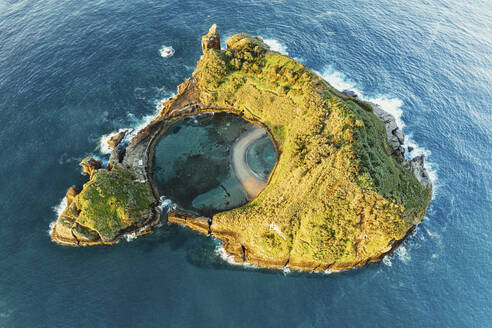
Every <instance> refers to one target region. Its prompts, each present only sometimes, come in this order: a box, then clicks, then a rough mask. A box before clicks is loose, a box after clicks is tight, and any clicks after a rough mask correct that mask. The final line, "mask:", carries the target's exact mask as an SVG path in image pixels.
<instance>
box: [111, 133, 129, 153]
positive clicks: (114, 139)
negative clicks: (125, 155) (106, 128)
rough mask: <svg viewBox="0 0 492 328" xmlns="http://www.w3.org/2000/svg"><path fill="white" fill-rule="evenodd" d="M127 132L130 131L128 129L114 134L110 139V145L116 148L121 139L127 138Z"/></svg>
mask: <svg viewBox="0 0 492 328" xmlns="http://www.w3.org/2000/svg"><path fill="white" fill-rule="evenodd" d="M127 132H128V130H125V131H121V132H120V133H118V134H116V135H114V136H112V137H111V138H110V139H109V140H108V145H109V147H111V148H112V149H115V148H116V147H117V146H118V145H119V144H120V143H121V141H122V140H123V138H125V135H126V133H127Z"/></svg>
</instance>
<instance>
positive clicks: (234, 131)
mask: <svg viewBox="0 0 492 328" xmlns="http://www.w3.org/2000/svg"><path fill="white" fill-rule="evenodd" d="M276 161H277V154H276V152H275V148H274V146H273V143H272V141H271V139H270V138H269V136H268V134H267V133H266V131H265V130H264V129H263V128H262V127H260V126H257V125H254V124H252V123H249V122H247V121H245V120H243V119H242V118H240V117H239V116H237V115H233V114H225V113H220V114H215V115H205V116H200V117H196V118H195V117H192V118H187V119H185V120H183V121H180V122H178V123H176V124H175V125H174V126H172V127H171V128H170V129H169V130H168V131H167V132H166V133H165V134H164V135H163V136H162V137H161V139H160V140H159V142H158V143H157V145H156V146H155V153H154V161H153V167H152V172H153V176H154V183H155V185H156V187H157V189H158V191H159V194H160V195H161V196H165V197H167V198H170V199H171V200H172V201H173V202H175V203H176V204H177V205H178V206H179V207H180V208H182V209H184V210H191V211H194V212H197V213H199V214H201V215H205V216H210V215H213V214H215V213H218V212H220V211H224V210H227V209H231V208H236V207H239V206H241V205H244V204H246V203H247V202H248V201H249V200H251V199H253V198H254V197H256V196H257V194H258V193H259V192H261V190H263V188H264V187H265V186H266V182H267V180H268V177H269V175H270V173H271V171H272V169H273V167H274V166H275V163H276Z"/></svg>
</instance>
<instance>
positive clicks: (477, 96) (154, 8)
mask: <svg viewBox="0 0 492 328" xmlns="http://www.w3.org/2000/svg"><path fill="white" fill-rule="evenodd" d="M491 22H492V3H491V2H490V0H484V1H480V0H477V1H458V0H435V1H420V0H409V1H401V2H398V3H397V2H395V1H389V0H382V1H379V2H378V3H375V2H374V1H350V0H346V1H339V0H334V1H320V0H314V1H298V2H295V1H289V0H285V1H281V0H277V1H259V0H245V1H227V2H226V1H217V0H206V1H205V0H193V1H190V0H179V1H178V0H172V1H166V0H159V1H154V0H145V1H142V0H132V1H116V0H113V1H107V0H99V1H60V0H57V1H54V0H44V1H40V0H24V1H22V0H20V1H15V0H0V220H1V222H0V327H357V326H359V327H419V328H422V327H491V326H492V191H491V189H492V170H491V166H492V164H491V163H492V106H491V103H492V94H491V86H492V23H491ZM212 23H217V24H218V26H219V30H220V32H221V34H222V36H223V39H224V40H225V39H226V38H227V37H228V36H231V35H233V34H235V33H238V32H248V33H251V34H256V35H260V36H262V37H263V38H264V39H266V40H268V42H269V43H270V44H271V45H272V46H274V47H275V48H276V49H277V50H280V51H282V52H285V53H288V54H289V55H290V56H292V57H295V58H297V59H298V60H299V61H301V62H302V63H304V64H305V65H306V66H307V67H309V68H311V69H313V70H316V71H317V72H319V73H320V74H321V75H322V76H323V77H325V78H326V79H327V80H328V81H329V82H331V83H332V84H333V85H334V86H336V87H339V88H346V87H349V88H351V89H354V90H356V91H357V92H359V93H360V95H361V96H362V97H363V98H365V99H373V100H375V101H376V102H378V103H380V104H382V105H383V107H385V108H386V109H387V110H390V111H392V112H393V113H395V114H396V115H397V116H398V115H400V114H401V117H400V121H401V124H404V125H405V127H404V131H405V133H406V134H407V137H408V140H407V142H408V144H415V145H418V147H417V149H416V152H423V153H426V154H427V155H428V156H427V160H428V164H429V165H428V167H429V169H430V170H431V173H432V176H433V179H434V183H435V192H434V199H433V200H432V203H431V205H430V207H429V209H428V212H427V216H426V218H425V220H424V222H423V223H422V224H421V225H420V226H419V227H418V229H416V232H415V233H414V234H413V235H412V236H411V237H410V238H409V239H408V240H407V241H406V242H405V243H404V244H403V246H402V247H401V248H399V249H398V251H397V252H396V253H394V254H393V255H392V256H390V257H388V258H386V259H385V260H384V261H383V262H381V263H376V264H371V265H369V266H367V267H364V268H360V269H355V270H350V271H347V272H343V273H336V274H299V273H284V272H281V271H267V270H259V269H254V268H244V267H240V266H239V267H238V266H232V265H229V264H227V263H226V262H224V261H222V260H221V259H220V258H219V257H218V255H217V252H216V248H217V243H216V242H215V241H214V240H212V239H210V238H207V237H204V236H199V235H197V234H195V233H193V232H191V231H189V230H187V229H184V228H181V227H178V226H174V225H172V226H164V227H162V228H160V229H159V230H157V232H155V233H153V234H152V235H150V236H146V237H144V238H138V239H136V240H133V241H131V242H127V241H122V242H120V243H119V244H118V245H116V246H112V247H81V248H71V247H62V246H59V245H57V244H55V243H52V242H51V241H50V238H49V234H48V230H49V225H50V223H51V222H52V221H54V220H55V219H56V206H57V205H58V204H60V201H61V200H62V198H63V196H64V194H65V192H66V189H67V188H68V187H69V186H70V185H71V184H77V185H81V184H82V183H83V182H84V181H85V180H86V177H84V176H82V175H81V170H80V167H79V166H78V162H79V160H81V159H82V158H83V157H85V156H86V155H87V154H94V155H99V156H103V155H102V154H101V153H100V149H99V143H100V138H101V136H102V135H104V134H108V133H110V132H111V131H115V130H118V129H121V128H125V127H132V126H136V125H138V124H142V123H143V122H145V120H146V119H148V118H149V117H151V116H152V115H153V114H154V113H155V110H156V105H157V104H158V103H159V101H160V100H162V99H165V98H166V97H169V96H171V95H173V94H174V93H175V92H176V86H177V85H178V84H179V83H181V82H182V81H183V80H184V79H185V78H186V77H190V76H191V73H192V71H193V69H194V66H195V63H196V61H197V60H199V58H200V55H201V48H200V38H201V35H203V34H205V33H206V32H207V30H208V28H209V27H210V25H211V24H212ZM224 40H223V43H224ZM163 46H172V47H173V48H174V49H175V54H174V56H172V57H168V58H163V57H162V56H161V55H160V53H159V50H160V49H161V48H162V47H163Z"/></svg>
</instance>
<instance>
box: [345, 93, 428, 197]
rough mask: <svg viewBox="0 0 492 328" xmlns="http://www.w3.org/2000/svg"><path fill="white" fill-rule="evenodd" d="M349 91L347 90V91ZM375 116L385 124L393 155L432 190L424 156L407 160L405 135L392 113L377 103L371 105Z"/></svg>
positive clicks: (423, 184)
mask: <svg viewBox="0 0 492 328" xmlns="http://www.w3.org/2000/svg"><path fill="white" fill-rule="evenodd" d="M345 91H347V90H345ZM371 105H372V107H373V110H374V114H375V115H376V116H377V117H378V118H379V119H380V120H381V121H382V122H383V123H384V126H385V128H386V137H387V139H388V142H389V144H390V146H391V147H392V148H393V154H394V155H395V156H396V157H397V158H398V160H399V162H400V163H402V165H403V166H404V167H405V168H407V169H409V170H410V171H411V172H412V173H413V175H414V176H415V178H417V180H418V181H419V183H420V184H421V185H422V186H423V187H425V188H429V189H432V182H431V181H430V178H429V174H428V173H427V170H426V169H425V167H424V158H425V156H424V155H420V156H417V157H415V158H413V159H411V160H410V161H408V160H407V159H406V158H405V147H404V146H403V145H404V142H405V135H404V134H403V131H402V130H401V129H400V127H398V125H397V124H396V119H395V118H394V117H393V115H391V114H390V113H388V112H386V111H385V110H384V109H383V108H381V106H379V105H378V104H375V103H371ZM407 149H408V152H409V153H410V152H411V151H413V147H411V146H409V147H408V148H407Z"/></svg>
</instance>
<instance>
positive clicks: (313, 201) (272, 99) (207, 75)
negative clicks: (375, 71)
mask: <svg viewBox="0 0 492 328" xmlns="http://www.w3.org/2000/svg"><path fill="white" fill-rule="evenodd" d="M227 44H228V49H227V50H223V51H216V50H209V51H208V52H207V54H206V55H205V56H204V57H203V59H202V60H201V61H200V62H199V63H198V65H197V69H196V72H195V74H194V77H195V79H196V81H197V84H198V86H199V88H200V90H201V100H202V102H204V103H205V104H207V105H215V106H222V107H234V108H236V109H241V110H244V111H245V115H251V116H256V117H258V118H259V119H261V120H262V121H263V122H264V123H265V124H266V125H268V126H269V127H270V129H271V130H272V131H273V133H274V135H275V137H276V139H277V142H278V143H279V145H280V148H281V150H282V154H281V156H280V159H279V162H278V166H277V168H276V171H275V174H274V176H273V178H272V180H271V182H270V184H269V185H268V187H267V188H266V189H265V191H264V192H263V193H261V194H260V196H259V197H258V198H257V199H255V200H254V201H253V202H252V203H250V204H248V205H246V206H243V207H241V208H238V209H235V210H232V211H228V212H225V213H221V214H219V215H217V216H216V217H214V223H213V224H214V227H215V228H216V229H218V230H229V231H236V232H238V233H239V239H240V241H241V244H243V245H244V246H245V247H246V249H247V250H248V252H249V254H253V255H254V256H255V257H257V258H262V259H266V260H279V261H280V260H282V261H283V260H286V259H290V263H291V264H292V263H297V264H302V263H315V264H316V263H318V264H319V263H323V264H330V263H336V264H339V266H340V267H343V266H344V264H346V265H350V263H352V264H354V263H359V262H361V261H364V260H366V259H368V258H370V257H375V256H378V255H380V254H381V253H383V252H385V251H387V250H389V248H390V246H389V244H390V241H391V240H397V239H401V238H402V237H403V236H404V235H405V233H406V232H407V231H408V229H409V228H410V227H411V225H412V224H413V223H414V222H418V221H420V220H421V219H422V218H423V216H424V214H425V209H426V207H427V205H428V203H429V201H430V191H429V190H425V189H424V188H423V187H422V186H420V184H419V183H418V182H417V180H416V179H415V178H414V177H413V175H412V174H410V173H409V172H408V171H406V170H405V169H404V168H403V167H402V166H401V165H400V164H398V163H397V161H396V160H395V159H394V158H393V157H392V156H391V152H390V150H391V149H390V147H389V145H388V143H387V141H386V135H385V130H384V125H383V123H382V122H380V121H379V120H378V119H377V118H376V116H375V115H374V114H373V113H372V108H371V107H370V106H368V105H367V104H364V103H362V102H360V101H357V102H356V101H354V100H349V99H348V98H345V97H343V96H342V95H341V94H340V93H339V92H338V91H337V90H335V89H333V88H332V87H331V86H330V85H329V84H328V83H326V82H325V81H323V80H321V79H320V78H319V77H318V76H316V75H315V74H313V73H312V72H311V71H309V70H308V69H306V68H305V67H304V66H303V65H301V64H299V63H298V62H296V61H294V60H292V59H290V58H288V57H286V56H283V55H280V54H278V53H275V52H270V51H268V49H267V47H266V46H265V45H264V44H263V43H262V42H261V41H260V40H258V39H255V38H252V37H249V36H247V35H244V34H239V35H236V36H234V37H232V38H231V39H229V40H228V42H227ZM335 266H336V265H335Z"/></svg>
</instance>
